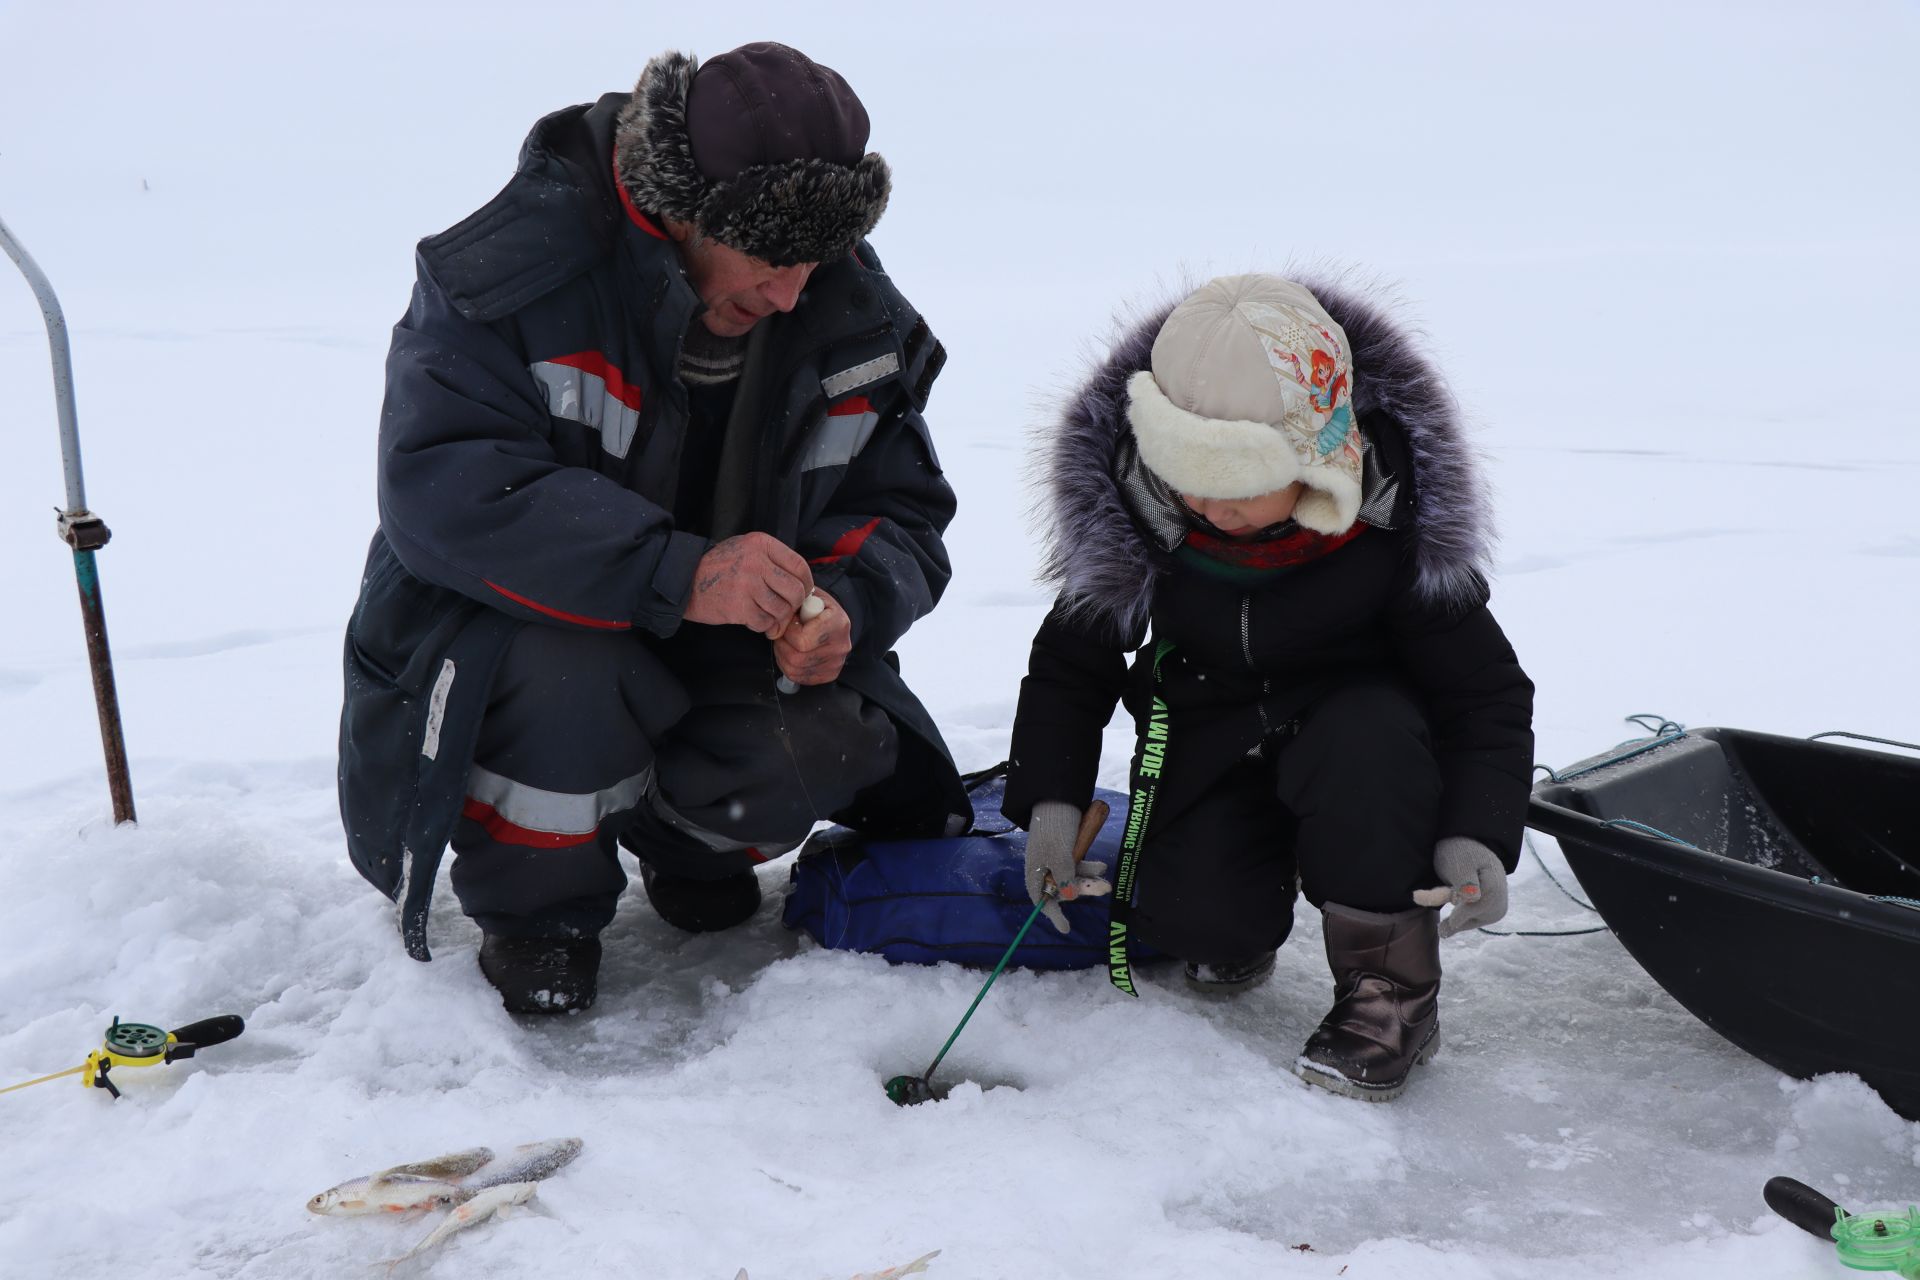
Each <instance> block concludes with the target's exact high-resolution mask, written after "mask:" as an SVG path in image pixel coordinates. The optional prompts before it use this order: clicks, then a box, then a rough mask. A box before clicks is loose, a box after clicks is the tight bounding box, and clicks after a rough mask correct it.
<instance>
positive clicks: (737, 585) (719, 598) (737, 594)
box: [686, 533, 845, 635]
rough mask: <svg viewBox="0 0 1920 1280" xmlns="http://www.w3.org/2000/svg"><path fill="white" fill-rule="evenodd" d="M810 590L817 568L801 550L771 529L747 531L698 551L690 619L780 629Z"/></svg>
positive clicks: (765, 632)
mask: <svg viewBox="0 0 1920 1280" xmlns="http://www.w3.org/2000/svg"><path fill="white" fill-rule="evenodd" d="M812 590H813V570H811V569H809V568H808V567H807V562H806V560H805V559H803V558H802V557H801V555H800V553H799V552H797V551H795V550H794V549H793V548H792V547H789V546H788V545H787V544H786V543H784V542H782V541H780V540H779V539H778V538H775V537H773V536H772V535H770V534H765V533H743V534H741V535H740V536H739V537H737V538H728V539H727V540H726V541H724V542H717V543H715V544H714V545H713V546H711V547H709V548H708V549H707V553H706V554H705V555H703V556H701V557H700V563H699V564H698V565H696V566H695V567H694V570H693V590H692V591H691V592H690V593H689V594H688V596H687V611H686V619H687V621H688V622H703V623H706V624H708V625H710V626H726V625H734V626H742V627H747V628H750V629H751V630H754V631H758V632H760V633H761V634H762V635H778V634H780V633H781V631H782V630H784V629H785V627H786V625H787V623H788V622H790V621H791V620H792V619H793V615H794V611H795V610H797V609H798V608H799V607H800V602H801V601H802V600H805V599H806V598H807V593H808V592H810V591H812ZM844 616H845V615H844V614H843V615H842V617H844Z"/></svg>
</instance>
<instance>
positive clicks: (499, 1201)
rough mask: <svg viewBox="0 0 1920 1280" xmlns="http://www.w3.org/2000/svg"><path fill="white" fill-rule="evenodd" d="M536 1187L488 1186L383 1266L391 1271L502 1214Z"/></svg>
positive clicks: (530, 1196)
mask: <svg viewBox="0 0 1920 1280" xmlns="http://www.w3.org/2000/svg"><path fill="white" fill-rule="evenodd" d="M539 1189H540V1184H539V1183H537V1182H503V1183H501V1184H500V1185H499V1186H497V1187H488V1188H487V1189H486V1190H484V1191H481V1192H479V1193H478V1194H476V1195H475V1196H474V1197H473V1198H472V1199H471V1200H468V1201H467V1202H466V1203H465V1204H462V1205H459V1206H457V1207H455V1209H454V1211H453V1212H452V1213H449V1214H448V1215H447V1216H446V1218H445V1220H444V1221H442V1222H441V1223H440V1225H439V1226H437V1227H435V1228H434V1229H433V1230H432V1231H431V1232H430V1233H428V1235H427V1238H426V1239H424V1240H422V1241H421V1242H420V1243H419V1244H417V1245H415V1246H413V1248H411V1249H409V1250H407V1251H406V1252H405V1253H403V1254H401V1255H400V1256H399V1257H397V1258H394V1259H392V1260H391V1261H389V1262H388V1263H387V1269H388V1270H389V1271H391V1270H392V1269H393V1268H394V1267H397V1266H399V1265H400V1264H401V1263H403V1262H406V1261H408V1260H409V1259H412V1258H417V1257H419V1256H420V1255H421V1254H423V1253H425V1252H427V1251H428V1250H429V1249H432V1248H434V1247H435V1246H437V1245H439V1244H441V1243H443V1242H444V1241H445V1240H446V1239H447V1238H448V1237H449V1236H452V1235H454V1234H455V1233H457V1232H461V1231H465V1230H466V1229H467V1228H468V1227H477V1226H479V1225H480V1224H481V1223H483V1222H485V1221H486V1220H487V1219H489V1218H491V1217H493V1216H495V1215H496V1214H497V1215H499V1216H500V1217H503V1218H504V1217H506V1216H507V1215H508V1214H509V1213H511V1212H512V1211H513V1210H514V1209H515V1208H516V1207H518V1206H520V1205H523V1204H525V1203H526V1202H527V1201H529V1200H531V1199H533V1194H534V1192H536V1191H538V1190H539Z"/></svg>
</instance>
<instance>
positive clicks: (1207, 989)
mask: <svg viewBox="0 0 1920 1280" xmlns="http://www.w3.org/2000/svg"><path fill="white" fill-rule="evenodd" d="M1273 956H1274V953H1273V952H1271V951H1263V952H1261V953H1260V954H1259V955H1257V956H1255V957H1253V958H1252V959H1251V960H1240V961H1236V962H1233V963H1228V964H1202V963H1200V962H1199V961H1197V960H1189V961H1187V985H1188V986H1189V987H1192V988H1193V989H1194V990H1195V991H1198V992H1200V993H1202V994H1203V995H1210V996H1237V995H1239V994H1240V993H1241V992H1242V991H1251V990H1253V988H1255V987H1257V986H1259V985H1260V984H1261V983H1263V982H1265V981H1266V980H1267V979H1268V978H1271V977H1272V976H1273Z"/></svg>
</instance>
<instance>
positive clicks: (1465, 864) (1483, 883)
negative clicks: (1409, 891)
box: [1413, 836, 1507, 938]
mask: <svg viewBox="0 0 1920 1280" xmlns="http://www.w3.org/2000/svg"><path fill="white" fill-rule="evenodd" d="M1433 869H1434V872H1435V874H1437V875H1438V876H1439V877H1440V878H1441V879H1442V880H1444V881H1446V883H1447V887H1446V888H1444V889H1416V890H1415V891H1414V894H1413V900H1414V901H1415V902H1417V903H1419V904H1420V905H1421V906H1423V907H1442V906H1446V905H1447V904H1448V903H1452V904H1453V911H1452V913H1451V914H1449V915H1448V916H1447V918H1446V919H1445V920H1443V921H1441V922H1440V936H1441V937H1443V938H1451V937H1452V936H1453V935H1454V934H1456V933H1459V932H1460V931H1461V930H1462V929H1478V928H1481V927H1483V926H1485V925H1490V924H1492V923H1493V922H1494V921H1496V920H1498V919H1500V917H1502V916H1504V915H1506V914H1507V868H1506V867H1505V865H1503V864H1502V863H1501V861H1500V855H1499V854H1497V853H1495V852H1494V851H1493V850H1491V849H1489V848H1487V846H1485V845H1483V844H1481V843H1480V842H1479V841H1478V840H1474V839H1471V838H1469V837H1467V836H1448V837H1447V838H1446V839H1444V840H1442V841H1441V842H1440V843H1439V844H1438V845H1436V846H1435V847H1434V850H1433Z"/></svg>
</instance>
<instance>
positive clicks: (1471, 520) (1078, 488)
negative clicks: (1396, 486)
mask: <svg viewBox="0 0 1920 1280" xmlns="http://www.w3.org/2000/svg"><path fill="white" fill-rule="evenodd" d="M1294 278H1296V279H1298V280H1299V283H1301V284H1303V285H1305V286H1306V287H1307V288H1308V289H1309V290H1310V291H1311V292H1312V293H1313V295H1314V297H1315V298H1317V299H1318V300H1319V302H1320V305H1321V306H1322V307H1324V308H1325V309H1326V311H1327V313H1328V314H1329V315H1331V316H1332V317H1333V318H1334V319H1335V320H1336V321H1337V322H1339V325H1340V327H1341V328H1342V329H1343V330H1344V331H1345V332H1346V336H1347V340H1348V343H1349V344H1350V345H1351V348H1352V355H1353V369H1354V390H1353V409H1354V413H1355V415H1356V416H1357V417H1358V419H1359V423H1360V429H1361V431H1362V433H1366V432H1367V431H1368V430H1369V428H1370V427H1372V428H1373V429H1374V430H1376V431H1377V430H1379V429H1381V424H1382V422H1383V420H1384V421H1385V422H1388V423H1391V424H1392V425H1393V426H1395V427H1397V428H1398V430H1399V432H1400V434H1401V436H1402V437H1403V438H1404V440H1405V442H1406V448H1407V454H1408V456H1409V457H1410V459H1411V463H1412V469H1413V475H1412V476H1411V477H1410V479H1411V481H1412V484H1413V489H1414V507H1413V520H1412V528H1411V531H1410V533H1411V538H1412V556H1413V560H1414V570H1415V576H1414V590H1415V591H1417V592H1418V593H1420V595H1422V596H1424V597H1426V598H1427V599H1429V600H1432V601H1434V602H1436V603H1446V602H1449V601H1453V600H1460V601H1466V600H1469V599H1474V598H1477V597H1479V593H1480V592H1481V590H1482V589H1483V588H1482V587H1481V585H1480V583H1481V580H1482V578H1484V576H1486V574H1487V573H1488V571H1489V570H1490V568H1491V562H1492V558H1493V549H1494V532H1493V519H1492V510H1491V507H1492V504H1491V500H1490V495H1489V493H1488V490H1487V485H1486V482H1485V480H1484V479H1483V477H1482V475H1481V473H1480V467H1479V464H1478V460H1477V458H1476V456H1475V453H1474V450H1473V447H1472V445H1471V443H1470V442H1469V440H1468V439H1467V431H1466V426H1465V424H1464V423H1463V421H1462V420H1461V413H1460V408H1459V405H1458V404H1457V403H1456V402H1455V400H1454V398H1453V394H1452V392H1450V391H1449V390H1448V389H1447V386H1446V383H1445V381H1444V380H1443V379H1442V378H1441V376H1440V372H1439V370H1438V369H1437V368H1435V366H1434V364H1433V362H1432V361H1431V360H1430V359H1429V358H1428V357H1427V356H1426V354H1425V353H1424V352H1423V351H1421V350H1420V348H1419V345H1418V343H1417V341H1416V339H1415V336H1414V334H1413V333H1412V331H1410V330H1409V329H1408V328H1406V327H1404V326H1403V325H1402V324H1400V323H1398V322H1396V321H1395V320H1394V319H1393V318H1392V317H1391V316H1390V315H1389V312H1388V306H1387V303H1386V301H1385V299H1384V298H1383V297H1382V296H1381V292H1380V291H1379V290H1377V289H1370V288H1366V287H1362V286H1356V285H1355V284H1353V283H1350V282H1349V281H1348V280H1346V279H1316V278H1312V277H1294ZM1175 305H1176V304H1174V303H1169V304H1167V305H1165V306H1163V307H1159V308H1157V309H1155V310H1154V312H1153V313H1152V314H1151V315H1149V316H1147V317H1146V318H1145V319H1144V320H1142V321H1139V322H1138V323H1135V324H1132V325H1130V326H1128V327H1126V328H1125V329H1124V330H1123V331H1122V333H1121V335H1120V337H1119V338H1118V339H1117V340H1116V341H1115V342H1114V344H1113V346H1112V347H1111V349H1110V350H1109V352H1108V354H1107V356H1106V357H1105V358H1104V359H1103V360H1101V361H1100V362H1099V364H1098V365H1097V367H1095V368H1094V369H1093V371H1092V372H1091V374H1090V375H1089V376H1088V377H1087V378H1086V380H1085V381H1084V382H1083V383H1082V384H1081V386H1080V387H1079V389H1078V390H1077V391H1076V392H1075V393H1074V394H1073V395H1072V397H1071V398H1070V399H1069V400H1068V401H1067V403H1066V405H1065V406H1064V408H1063V409H1062V410H1061V412H1060V413H1059V414H1058V415H1057V416H1056V417H1055V418H1054V419H1053V420H1052V421H1050V422H1048V423H1047V424H1046V425H1045V426H1044V427H1043V428H1042V429H1041V430H1042V431H1043V433H1044V435H1045V438H1044V440H1043V443H1042V450H1041V457H1042V459H1043V460H1042V462H1041V464H1040V465H1041V474H1040V477H1039V479H1040V481H1041V487H1042V492H1041V497H1040V503H1039V506H1040V515H1041V519H1042V523H1043V530H1042V533H1043V538H1044V542H1045V554H1044V557H1043V559H1042V562H1041V572H1040V578H1041V581H1042V582H1044V583H1046V584H1048V585H1049V586H1052V587H1053V588H1054V589H1055V590H1056V591H1058V592H1059V593H1060V595H1061V597H1062V598H1063V600H1064V601H1065V602H1066V604H1067V607H1068V609H1069V611H1070V612H1072V613H1074V614H1078V615H1081V616H1083V617H1086V618H1087V619H1088V620H1101V621H1105V622H1108V623H1111V624H1112V625H1114V626H1116V627H1118V628H1119V629H1120V631H1121V632H1122V633H1124V634H1135V635H1137V634H1141V633H1142V632H1143V631H1144V628H1145V624H1146V621H1147V617H1148V615H1149V613H1150V612H1151V610H1152V607H1153V596H1154V588H1155V583H1156V580H1157V579H1158V577H1159V576H1160V574H1162V573H1164V572H1166V570H1167V568H1168V567H1169V565H1170V563H1171V562H1170V560H1169V558H1168V557H1167V556H1166V555H1164V554H1163V553H1161V552H1160V551H1159V550H1158V549H1157V548H1156V547H1155V546H1154V545H1153V544H1152V543H1151V542H1150V541H1149V540H1148V539H1147V538H1146V537H1145V536H1144V535H1143V534H1142V532H1141V530H1140V529H1139V528H1138V527H1137V526H1136V525H1135V523H1134V520H1133V518H1132V517H1131V516H1130V515H1129V514H1128V511H1127V507H1126V504H1125V502H1124V501H1123V499H1122V496H1121V492H1120V487H1119V480H1118V477H1117V468H1116V455H1117V451H1118V449H1119V447H1120V444H1121V442H1122V441H1123V440H1124V439H1125V438H1126V437H1127V436H1128V434H1129V432H1130V430H1131V428H1130V426H1129V423H1128V419H1127V403H1128V397H1127V380H1128V378H1130V377H1131V376H1132V375H1133V374H1135V373H1137V372H1139V371H1141V370H1144V369H1149V368H1150V367H1151V356H1152V352H1153V342H1154V338H1155V336H1156V335H1157V334H1158V333H1159V331H1160V328H1161V325H1162V324H1163V323H1164V322H1165V321H1166V318H1167V316H1168V315H1169V314H1170V313H1171V312H1172V310H1173V308H1174V306H1175Z"/></svg>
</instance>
